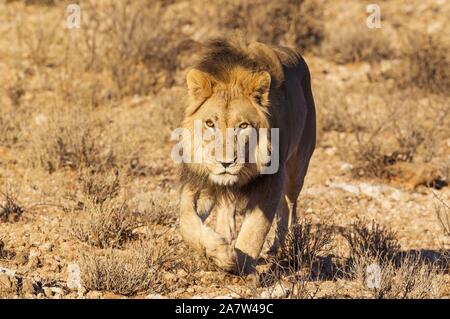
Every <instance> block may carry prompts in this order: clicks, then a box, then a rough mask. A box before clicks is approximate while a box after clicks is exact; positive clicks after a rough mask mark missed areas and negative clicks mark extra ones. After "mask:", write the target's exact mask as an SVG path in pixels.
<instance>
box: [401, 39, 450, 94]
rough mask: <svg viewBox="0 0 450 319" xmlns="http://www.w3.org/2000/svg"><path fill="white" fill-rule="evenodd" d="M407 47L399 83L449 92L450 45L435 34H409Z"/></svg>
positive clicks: (444, 92) (431, 90) (437, 91)
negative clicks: (449, 53)
mask: <svg viewBox="0 0 450 319" xmlns="http://www.w3.org/2000/svg"><path fill="white" fill-rule="evenodd" d="M408 45H409V48H408V49H407V52H406V55H405V57H404V62H403V68H402V69H401V72H400V73H399V75H400V83H401V84H403V85H404V86H414V87H417V88H420V89H425V90H427V91H430V92H434V93H442V94H446V95H448V94H449V92H450V57H449V55H448V52H449V51H450V45H449V43H448V41H447V40H445V39H444V38H442V37H440V36H437V35H430V34H420V33H419V34H417V33H415V34H414V35H410V36H409V43H408Z"/></svg>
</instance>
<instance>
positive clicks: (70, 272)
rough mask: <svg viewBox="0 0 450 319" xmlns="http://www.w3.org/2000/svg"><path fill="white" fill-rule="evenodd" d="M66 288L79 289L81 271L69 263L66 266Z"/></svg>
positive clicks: (77, 266) (74, 264) (78, 267)
mask: <svg viewBox="0 0 450 319" xmlns="http://www.w3.org/2000/svg"><path fill="white" fill-rule="evenodd" d="M67 287H68V288H69V289H70V290H80V289H81V287H82V286H81V270H80V266H79V265H78V264H76V263H70V264H68V265H67Z"/></svg>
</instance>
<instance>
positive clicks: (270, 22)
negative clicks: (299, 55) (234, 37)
mask: <svg viewBox="0 0 450 319" xmlns="http://www.w3.org/2000/svg"><path fill="white" fill-rule="evenodd" d="M218 7H219V15H220V19H219V27H221V28H222V29H224V31H227V32H230V31H239V32H242V33H244V34H245V35H246V36H248V37H249V38H251V39H252V40H258V41H261V42H265V43H269V44H277V45H281V44H288V45H291V46H294V47H298V48H301V49H307V48H308V49H311V48H313V47H315V46H317V45H318V44H320V42H321V41H322V38H323V25H322V24H321V23H320V21H321V18H322V15H323V6H322V4H320V3H318V2H317V1H309V0H300V1H278V2H274V1H270V0H260V1H252V2H242V1H220V2H218Z"/></svg>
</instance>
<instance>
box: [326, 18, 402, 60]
mask: <svg viewBox="0 0 450 319" xmlns="http://www.w3.org/2000/svg"><path fill="white" fill-rule="evenodd" d="M337 30H338V31H337ZM321 54H322V55H323V56H325V57H327V58H329V59H331V60H333V61H335V62H336V63H341V64H346V63H353V62H360V61H380V60H383V59H389V58H393V57H395V55H396V53H395V50H394V49H393V48H392V44H391V39H390V37H389V35H387V34H386V33H385V32H384V31H383V29H369V28H367V27H366V25H365V23H364V22H361V23H354V22H353V21H352V22H351V23H342V22H341V23H339V25H338V26H336V27H335V28H331V29H330V31H329V32H328V33H327V36H326V37H325V39H324V41H323V45H322V46H321Z"/></svg>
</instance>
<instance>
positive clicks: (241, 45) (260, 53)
mask: <svg viewBox="0 0 450 319" xmlns="http://www.w3.org/2000/svg"><path fill="white" fill-rule="evenodd" d="M255 44H257V43H256V42H254V43H251V44H248V43H246V42H245V41H244V40H243V39H240V38H232V39H224V38H218V39H214V40H210V41H208V42H206V43H205V44H204V45H203V46H202V50H201V53H200V59H199V61H198V62H197V64H195V65H194V67H195V68H197V69H198V70H200V71H203V72H205V73H208V74H210V75H211V76H213V77H214V78H216V79H217V80H219V81H222V82H227V81H228V80H229V75H230V71H231V70H232V69H234V68H236V67H242V68H245V69H247V70H249V71H251V72H258V71H267V72H269V73H270V75H271V76H272V79H273V80H274V81H275V82H276V83H277V84H280V83H281V82H283V79H284V76H283V73H284V72H283V66H286V67H290V66H292V65H295V64H296V63H297V62H298V59H299V57H300V56H299V54H298V53H297V52H296V51H295V50H291V49H288V48H282V47H276V46H265V47H264V48H261V46H260V47H255ZM252 45H253V47H252Z"/></svg>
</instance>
